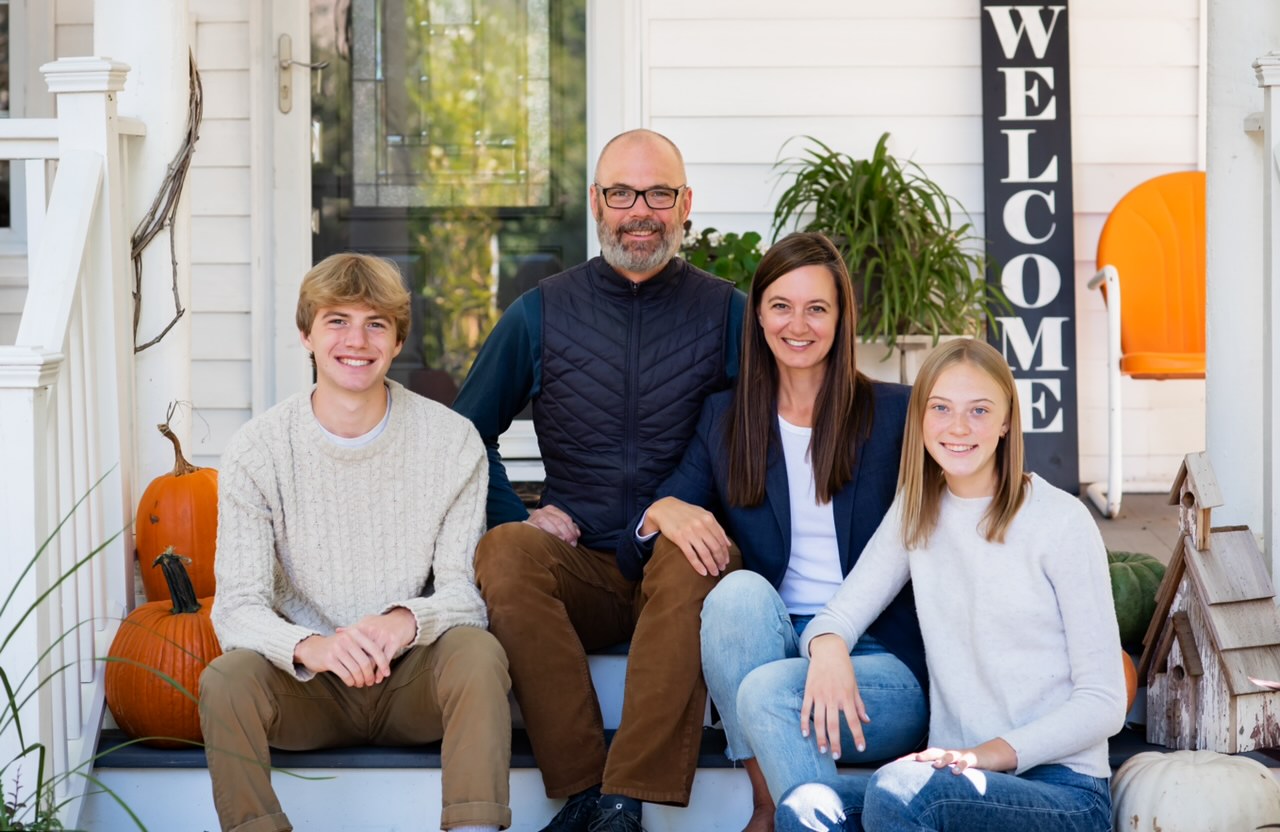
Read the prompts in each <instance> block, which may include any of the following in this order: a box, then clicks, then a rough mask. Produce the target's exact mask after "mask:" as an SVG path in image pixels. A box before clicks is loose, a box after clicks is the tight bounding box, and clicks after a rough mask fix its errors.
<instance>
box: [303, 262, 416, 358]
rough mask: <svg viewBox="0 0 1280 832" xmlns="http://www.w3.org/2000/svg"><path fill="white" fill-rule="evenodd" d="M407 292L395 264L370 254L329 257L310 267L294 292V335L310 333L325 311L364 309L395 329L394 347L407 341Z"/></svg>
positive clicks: (408, 318) (408, 297) (408, 320)
mask: <svg viewBox="0 0 1280 832" xmlns="http://www.w3.org/2000/svg"><path fill="white" fill-rule="evenodd" d="M409 300H410V296H409V292H408V290H407V289H405V288H404V281H403V280H401V278H400V270H399V269H398V268H396V264H395V263H392V262H391V261H390V260H386V259H384V258H382V257H374V256H373V255H370V254H357V253H355V252H350V251H348V252H343V253H342V254H331V255H329V256H328V257H326V258H325V259H323V260H321V261H320V262H319V263H316V264H315V265H314V266H312V267H311V271H309V272H307V274H306V276H304V277H303V278H302V286H301V287H300V288H299V289H298V311H297V315H296V319H297V324H298V331H299V332H301V333H303V334H308V335H309V334H310V333H311V326H312V324H314V323H315V320H316V314H317V313H318V312H319V311H320V310H321V309H324V308H326V307H333V306H346V305H349V304H353V305H360V306H367V307H369V308H370V309H372V310H374V311H375V312H378V313H379V314H382V315H386V316H387V317H388V318H390V319H391V320H392V321H394V322H395V325H396V343H397V344H403V343H404V341H405V339H406V338H408V337H409V323H410V317H409Z"/></svg>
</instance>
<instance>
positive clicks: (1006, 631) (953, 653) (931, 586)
mask: <svg viewBox="0 0 1280 832" xmlns="http://www.w3.org/2000/svg"><path fill="white" fill-rule="evenodd" d="M989 504H990V499H989V498H981V499H962V498H960V497H956V496H955V495H953V494H951V493H950V492H947V493H946V494H945V495H944V497H943V500H942V508H941V512H940V517H939V519H938V527H937V529H936V530H935V531H934V533H933V536H932V538H931V539H930V541H929V545H928V547H927V548H920V549H915V550H913V551H910V552H908V551H907V550H906V549H905V548H904V547H903V545H902V532H901V523H902V521H901V506H900V500H895V501H894V504H893V506H892V507H891V508H890V509H889V513H888V514H886V515H885V518H884V521H883V522H882V523H881V524H880V528H879V529H878V530H877V531H876V533H875V536H873V537H872V538H871V541H870V542H869V543H868V544H867V547H866V549H865V550H864V551H863V553H862V556H861V557H860V558H859V559H858V563H857V565H856V566H855V567H854V568H853V571H852V572H850V573H849V576H848V578H846V579H845V582H844V583H843V584H842V585H841V587H840V589H839V590H838V591H837V592H836V594H835V595H834V596H833V597H832V599H831V600H830V602H828V604H827V607H826V609H824V610H823V611H822V612H821V613H819V614H818V615H817V616H816V617H815V618H814V619H813V622H812V623H811V624H810V625H809V626H808V627H807V628H805V631H804V640H803V644H802V647H801V655H805V656H807V655H809V642H810V641H811V640H812V639H814V638H815V637H816V636H818V635H821V634H823V633H837V634H839V635H840V636H841V637H842V638H843V639H844V640H845V643H846V644H853V643H854V642H855V641H857V638H858V636H859V635H861V634H862V633H863V632H864V631H865V630H866V628H867V626H868V625H869V624H870V623H871V622H872V621H874V620H875V618H876V616H878V615H879V614H880V611H881V610H882V609H884V607H885V605H886V604H888V603H889V601H890V600H891V599H892V598H893V597H894V596H895V595H897V593H898V591H899V590H900V589H901V588H902V586H903V585H904V584H905V583H906V582H907V580H908V579H910V580H911V584H912V587H913V589H914V591H915V600H916V615H917V616H918V617H919V619H920V632H921V635H922V636H923V637H924V646H925V654H926V660H927V663H928V667H929V686H930V689H929V709H930V713H929V744H930V745H932V746H938V747H941V748H970V747H972V746H975V745H979V744H981V743H984V742H986V741H987V740H991V739H994V738H996V737H1002V738H1004V740H1005V741H1006V742H1008V743H1009V744H1010V745H1011V746H1013V749H1014V750H1015V751H1016V752H1017V753H1018V768H1017V772H1018V773H1021V772H1023V771H1026V770H1027V769H1029V768H1033V767H1034V766H1038V765H1044V764H1048V763H1059V764H1062V765H1066V766H1069V767H1070V768H1071V769H1073V770H1075V771H1078V772H1080V773H1082V774H1087V775H1090V776H1093V777H1107V776H1109V775H1110V773H1111V768H1110V766H1109V765H1108V761H1107V738H1108V737H1110V736H1111V735H1112V734H1114V733H1116V732H1117V731H1119V730H1120V728H1121V727H1122V726H1123V724H1124V716H1125V683H1124V669H1123V665H1122V663H1121V653H1120V633H1119V629H1118V627H1117V625H1116V615H1115V606H1114V603H1113V601H1112V596H1111V581H1110V577H1109V573H1108V567H1107V552H1106V548H1105V547H1104V546H1103V543H1102V536H1101V534H1099V532H1098V527H1097V525H1096V524H1095V523H1094V522H1093V518H1092V517H1091V516H1090V515H1089V511H1088V509H1087V508H1085V506H1084V504H1083V503H1081V502H1080V501H1079V500H1077V499H1076V498H1075V497H1072V496H1071V495H1069V494H1067V493H1066V492H1064V491H1062V490H1060V489H1058V488H1055V487H1054V486H1052V485H1050V484H1049V483H1048V482H1046V481H1045V480H1043V479H1041V478H1040V477H1038V476H1033V477H1032V479H1031V486H1030V493H1029V494H1028V496H1027V499H1026V502H1025V503H1024V504H1023V506H1022V509H1021V510H1020V511H1019V512H1018V514H1017V516H1016V517H1015V518H1014V520H1013V523H1012V524H1010V526H1009V529H1008V533H1007V534H1006V536H1005V542H1004V543H1003V544H1000V543H988V542H987V540H986V539H985V538H984V537H983V536H982V535H981V534H980V533H979V532H978V524H979V522H980V521H981V520H982V515H983V512H984V511H986V508H987V506H988V505H989ZM870 716H871V718H872V719H875V717H876V715H875V714H870Z"/></svg>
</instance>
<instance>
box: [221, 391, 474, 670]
mask: <svg viewBox="0 0 1280 832" xmlns="http://www.w3.org/2000/svg"><path fill="white" fill-rule="evenodd" d="M388 385H389V386H390V389H391V414H390V419H389V420H388V423H387V426H386V429H385V430H383V432H382V433H381V434H380V435H379V436H377V438H375V439H374V440H373V441H372V442H370V443H369V444H367V445H364V446H362V447H359V448H343V447H339V446H338V445H337V444H335V443H334V442H332V441H330V440H329V439H328V438H326V437H325V436H324V434H323V433H322V429H321V427H320V423H319V422H317V421H316V418H315V415H314V414H313V413H312V410H311V393H310V392H309V391H308V392H306V393H300V394H298V395H296V396H293V397H291V398H289V399H287V400H285V401H283V402H281V403H280V404H278V405H276V406H275V407H273V408H271V410H269V411H267V412H266V413H264V414H262V415H261V416H260V417H258V418H256V419H254V420H252V421H251V422H249V423H248V424H246V425H245V426H244V427H242V428H241V429H240V430H239V431H238V432H237V433H236V434H235V436H233V437H232V438H231V441H230V442H229V443H228V444H227V448H226V450H225V451H224V452H223V455H222V467H221V469H220V470H219V472H218V557H217V560H216V562H215V567H214V568H215V573H216V576H217V580H218V589H217V595H216V597H215V599H214V604H213V613H212V615H213V625H214V628H215V629H216V631H217V633H218V638H219V640H220V641H221V642H222V648H223V649H224V650H230V649H232V648H236V647H239V648H246V649H249V650H256V651H257V652H259V653H261V654H262V655H264V656H266V657H267V658H268V659H269V660H270V661H271V662H272V664H274V665H276V666H277V667H279V668H280V669H281V670H284V671H286V672H288V673H292V674H293V675H294V676H295V677H296V678H298V679H300V680H303V681H306V680H307V679H310V678H311V677H312V675H314V674H312V673H311V672H310V671H308V670H307V669H306V668H304V667H301V666H297V665H295V664H294V662H293V650H294V647H295V646H296V645H297V644H298V642H300V641H302V640H303V639H304V638H307V637H308V636H310V635H317V634H318V635H331V634H332V633H333V632H334V630H335V629H336V628H337V627H341V626H346V625H350V624H354V623H355V622H356V621H358V620H359V619H360V618H362V617H363V616H366V615H371V614H378V613H383V612H387V611H388V610H390V609H392V608H394V607H405V608H406V609H408V610H409V611H410V612H412V613H413V614H414V617H415V618H416V619H417V623H418V632H417V637H416V638H415V640H414V644H417V645H426V644H431V643H432V642H434V641H435V640H436V639H437V638H439V637H440V635H441V634H442V633H444V632H445V631H446V630H449V629H450V628H452V627H461V626H470V627H485V626H487V625H488V618H487V616H486V614H485V606H484V602H483V600H481V598H480V593H479V591H478V590H477V589H476V585H475V568H474V558H475V548H476V542H477V541H478V540H479V539H480V534H481V533H482V532H483V531H484V508H485V493H486V490H487V488H488V459H487V458H486V456H485V450H484V445H483V444H482V443H481V442H480V437H479V435H478V434H477V433H476V431H475V428H474V427H472V425H471V422H469V421H468V420H467V419H465V418H463V417H462V416H459V415H457V414H456V413H454V412H453V411H451V410H449V409H448V408H446V407H443V406H442V405H440V404H437V403H436V402H432V401H429V400H427V399H424V398H422V397H421V396H418V395H415V394H414V393H411V392H409V391H408V390H406V389H405V388H404V387H402V386H400V385H399V384H396V383H395V382H388ZM433 573H434V586H435V591H434V593H433V594H431V595H429V596H428V595H426V594H425V590H426V586H427V580H428V577H429V576H431V575H432V574H433Z"/></svg>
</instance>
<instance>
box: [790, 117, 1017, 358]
mask: <svg viewBox="0 0 1280 832" xmlns="http://www.w3.org/2000/svg"><path fill="white" fill-rule="evenodd" d="M804 138H805V140H806V141H808V142H809V144H810V146H809V147H807V148H805V150H804V152H803V153H802V154H801V155H799V156H793V157H788V158H785V159H781V160H780V161H778V162H777V164H776V165H775V166H774V167H775V169H776V170H777V171H778V172H779V176H780V177H781V178H783V179H784V180H789V184H788V185H787V187H786V189H785V190H784V191H783V192H782V195H781V196H780V197H779V198H778V203H777V206H776V207H775V208H774V213H773V235H774V238H775V239H776V238H777V237H778V236H779V235H781V234H782V233H784V232H786V231H789V230H792V229H794V228H799V229H802V230H804V231H818V232H821V233H823V234H826V235H827V236H828V237H830V238H831V241H832V242H834V243H835V244H836V247H837V248H838V249H839V250H840V252H841V254H843V255H844V258H845V264H846V265H847V266H848V267H849V274H850V276H851V277H852V278H853V281H854V288H855V291H856V293H857V296H858V333H859V334H860V335H861V336H862V340H863V341H872V340H878V341H879V342H881V343H882V344H883V345H884V347H885V348H887V349H888V350H889V351H890V353H891V352H892V350H893V348H895V347H898V348H900V347H902V346H905V345H906V344H907V343H908V342H916V343H917V344H919V345H920V346H921V347H923V346H925V345H928V346H932V345H934V344H936V343H937V342H938V339H939V338H940V337H942V336H944V335H969V336H977V335H980V334H981V333H982V329H983V324H985V323H987V322H989V321H991V319H992V318H993V317H994V314H995V313H996V312H997V311H999V310H1002V309H1006V308H1007V307H1008V301H1007V300H1005V298H1004V295H1003V293H1002V292H1001V291H1000V289H999V287H998V286H995V285H992V284H988V283H987V281H985V280H984V279H983V274H984V272H985V269H986V266H987V263H986V258H985V256H984V254H983V242H984V241H983V240H982V239H981V238H980V237H978V236H977V235H976V234H974V233H973V226H972V224H971V223H969V222H962V223H957V222H956V218H957V217H966V216H967V214H966V213H965V211H964V209H963V207H962V206H961V205H960V204H959V202H958V201H957V200H956V199H955V198H954V197H952V196H950V195H949V194H947V193H946V192H945V191H943V190H942V188H941V187H939V185H938V184H937V183H936V182H934V181H933V180H932V179H930V178H929V177H928V176H927V175H926V174H925V172H924V170H923V169H921V168H920V166H919V165H917V164H915V163H914V162H911V161H905V162H904V161H901V160H899V159H897V158H895V157H894V156H893V155H891V154H890V153H889V151H888V142H889V134H888V133H885V134H883V135H881V136H880V140H879V141H878V142H876V146H875V150H874V151H873V152H872V154H871V156H870V157H869V158H866V159H855V158H853V157H852V156H849V155H848V154H845V153H841V152H839V151H836V150H834V149H832V148H831V147H829V146H828V145H826V144H824V143H823V142H821V141H819V140H817V139H815V138H813V137H811V136H807V137H804ZM784 147H785V145H784ZM922 351H923V350H921V352H922ZM903 366H904V367H905V365H903Z"/></svg>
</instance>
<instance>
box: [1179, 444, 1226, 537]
mask: <svg viewBox="0 0 1280 832" xmlns="http://www.w3.org/2000/svg"><path fill="white" fill-rule="evenodd" d="M1169 505H1173V506H1177V507H1178V526H1179V528H1181V529H1182V533H1183V534H1187V535H1190V536H1191V539H1192V540H1193V541H1194V542H1195V547H1196V548H1197V549H1199V550H1200V551H1204V550H1205V549H1207V548H1208V546H1209V529H1210V528H1212V523H1211V522H1210V520H1209V515H1210V513H1211V512H1212V511H1213V509H1215V508H1217V507H1218V506H1220V505H1222V492H1221V491H1219V490H1218V478H1217V477H1215V476H1214V474H1213V466H1211V465H1210V464H1209V455H1208V454H1207V453H1205V452H1203V451H1201V452H1200V453H1196V454H1187V456H1186V458H1185V459H1184V460H1183V461H1182V464H1181V465H1180V466H1178V476H1176V477H1175V478H1174V480H1173V488H1172V489H1170V491H1169Z"/></svg>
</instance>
